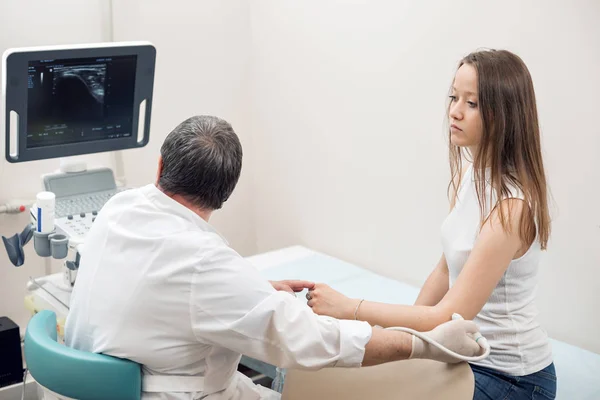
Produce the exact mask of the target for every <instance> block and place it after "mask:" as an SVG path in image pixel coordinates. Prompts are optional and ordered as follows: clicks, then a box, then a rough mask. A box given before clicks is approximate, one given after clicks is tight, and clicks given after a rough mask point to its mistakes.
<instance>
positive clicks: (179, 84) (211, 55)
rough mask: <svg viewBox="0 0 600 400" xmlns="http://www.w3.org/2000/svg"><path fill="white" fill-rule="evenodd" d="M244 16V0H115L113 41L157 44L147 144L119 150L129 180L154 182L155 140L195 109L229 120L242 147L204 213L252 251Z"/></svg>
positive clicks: (246, 14) (238, 245) (157, 144)
mask: <svg viewBox="0 0 600 400" xmlns="http://www.w3.org/2000/svg"><path fill="white" fill-rule="evenodd" d="M249 17H250V15H249V8H248V5H247V4H246V2H245V1H243V0H235V1H233V0H230V1H219V0H203V1H193V2H192V1H185V0H172V1H164V0H114V2H113V32H114V40H116V41H121V40H149V41H151V42H152V43H153V44H154V45H155V47H156V48H157V65H156V76H155V81H154V99H153V107H152V125H151V132H150V143H149V144H148V145H147V146H146V147H145V148H143V149H140V150H133V151H127V152H124V153H123V156H124V160H125V171H127V172H126V174H127V176H128V179H129V180H128V183H129V184H131V185H134V186H135V185H143V184H146V183H149V182H153V181H154V179H155V176H156V164H157V159H158V155H159V153H160V146H161V144H162V142H163V140H164V138H165V137H166V135H167V134H168V133H169V132H170V131H171V130H172V129H173V128H175V126H177V125H178V124H179V123H180V122H182V121H183V120H185V119H186V118H188V117H191V116H193V115H198V114H210V115H216V116H218V117H221V118H224V119H225V120H227V121H229V122H230V123H231V124H232V126H233V129H234V130H235V131H236V133H237V134H238V136H239V137H240V141H241V142H242V146H243V148H244V153H245V154H244V161H243V168H242V176H241V177H240V181H239V183H238V186H237V187H236V189H235V191H234V193H233V195H232V196H231V198H230V199H229V200H228V201H227V202H226V203H225V205H224V207H223V209H222V210H220V211H218V212H216V213H215V214H214V216H213V217H212V219H211V221H210V222H211V224H213V225H214V226H215V227H216V229H217V230H219V232H221V233H222V234H223V235H224V236H225V237H226V238H227V239H228V241H229V243H230V245H231V246H232V247H233V248H234V249H236V250H237V251H238V252H240V253H241V254H242V255H249V254H253V253H255V252H256V232H255V230H254V224H253V221H254V218H253V210H254V208H253V197H252V186H251V179H250V177H251V175H252V159H251V154H252V151H251V142H250V137H249V130H248V125H249V123H248V122H247V119H248V115H247V104H248V74H249V72H248V71H249V62H250V58H249V57H250V35H249V33H250V18H249Z"/></svg>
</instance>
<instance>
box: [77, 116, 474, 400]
mask: <svg viewBox="0 0 600 400" xmlns="http://www.w3.org/2000/svg"><path fill="white" fill-rule="evenodd" d="M241 168H242V148H241V145H240V142H239V140H238V138H237V136H236V134H235V133H234V131H233V129H232V128H231V126H230V125H229V124H228V123H227V122H225V121H223V120H221V119H218V118H216V117H210V116H197V117H192V118H189V119H188V120H186V121H184V122H183V123H181V124H180V125H179V126H177V127H176V128H175V129H174V130H173V131H172V132H171V133H170V134H169V135H168V136H167V138H166V140H165V142H164V144H163V145H162V148H161V157H160V158H159V162H158V177H157V182H156V184H150V185H147V186H144V187H142V188H139V189H132V190H128V191H125V192H123V193H120V194H118V195H116V196H114V197H113V198H112V199H111V200H110V201H109V202H108V203H107V204H106V205H105V206H104V208H103V209H102V212H100V214H99V215H98V218H97V220H96V222H95V223H94V226H93V227H92V229H91V230H90V232H89V234H88V236H87V238H86V243H85V248H84V252H83V257H82V259H81V264H80V269H79V272H78V277H77V282H76V284H75V287H74V290H73V294H72V297H71V309H70V313H69V315H68V317H67V322H66V327H65V329H66V331H65V341H66V344H67V345H68V346H70V347H73V348H76V349H80V350H85V351H90V352H96V353H104V354H108V355H112V356H116V357H120V358H127V359H130V360H133V361H135V362H137V363H139V364H142V365H143V374H144V379H143V393H142V395H143V398H145V399H159V398H160V399H200V398H202V399H207V400H214V399H222V400H226V399H227V400H229V399H236V400H237V399H240V400H241V399H248V400H252V399H278V398H279V396H280V395H279V394H278V393H276V392H274V391H271V390H269V389H267V388H264V387H261V386H256V385H254V384H253V383H252V381H251V380H250V379H248V378H247V377H245V376H244V375H242V374H240V373H239V372H237V365H238V362H239V361H240V357H241V354H242V353H243V354H246V355H248V356H250V357H254V358H256V359H259V360H262V361H265V362H269V363H271V364H274V365H277V366H280V367H285V368H304V369H319V368H324V367H360V366H361V365H375V364H379V363H383V362H388V361H395V360H402V359H407V358H429V359H436V360H440V361H445V362H457V361H458V360H454V359H450V358H448V357H447V356H445V355H443V354H441V353H440V352H439V351H437V349H435V348H433V347H430V346H429V345H428V344H426V343H425V342H423V341H421V339H418V338H414V337H412V335H410V334H407V333H403V332H393V331H386V330H382V329H379V328H372V327H371V326H370V325H369V324H368V323H366V322H360V321H348V320H337V319H334V318H331V317H325V316H318V315H316V314H314V313H313V312H312V310H311V309H310V308H309V307H307V306H306V304H303V303H301V302H300V301H298V300H297V299H296V298H295V297H294V296H290V294H289V293H287V292H288V291H292V290H293V291H300V290H302V289H304V288H309V289H311V288H312V287H313V284H312V283H310V282H303V281H284V282H269V281H267V280H265V279H263V278H262V277H261V275H260V274H259V273H258V271H257V270H256V269H255V268H254V267H253V266H252V265H250V264H249V263H248V262H247V261H246V260H245V259H244V258H242V257H241V256H240V255H238V254H237V253H236V252H235V251H234V250H233V249H231V248H230V247H229V246H228V245H227V242H226V240H225V239H224V238H222V237H221V236H220V235H219V234H218V233H217V232H216V231H215V230H214V229H213V228H212V227H211V226H210V225H209V224H208V220H209V218H210V216H211V214H212V212H213V211H214V210H217V209H219V208H221V206H222V205H223V203H224V202H225V201H226V200H227V199H228V198H229V196H230V195H231V193H232V192H233V189H234V187H235V186H236V183H237V181H238V178H239V176H240V171H241ZM476 331H477V327H476V326H475V324H474V323H473V322H472V321H451V322H446V323H444V324H442V325H440V326H438V327H437V328H436V329H434V330H432V331H431V332H430V333H429V334H430V336H432V337H434V338H435V339H436V340H437V341H439V342H440V343H441V344H443V345H445V346H446V347H448V348H450V349H451V350H454V351H455V352H458V353H461V354H463V355H467V356H473V355H475V354H477V353H478V352H479V351H480V348H479V345H477V344H476V343H475V341H474V340H473V339H472V338H471V336H470V335H469V333H474V332H476Z"/></svg>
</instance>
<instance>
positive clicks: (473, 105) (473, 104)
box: [467, 101, 477, 108]
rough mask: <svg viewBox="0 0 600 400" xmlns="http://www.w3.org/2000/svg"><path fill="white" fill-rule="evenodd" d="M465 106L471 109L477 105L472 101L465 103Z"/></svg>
mask: <svg viewBox="0 0 600 400" xmlns="http://www.w3.org/2000/svg"><path fill="white" fill-rule="evenodd" d="M467 104H468V105H469V107H471V108H476V107H477V103H475V102H474V101H467Z"/></svg>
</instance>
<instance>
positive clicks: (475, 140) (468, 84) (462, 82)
mask: <svg viewBox="0 0 600 400" xmlns="http://www.w3.org/2000/svg"><path fill="white" fill-rule="evenodd" d="M448 115H449V117H450V121H449V122H450V141H451V143H452V144H453V145H455V146H459V147H467V148H469V150H471V154H477V152H476V149H477V146H478V145H479V143H480V141H481V136H482V135H483V124H482V122H481V115H480V113H479V104H478V94H477V71H475V68H474V67H473V66H472V65H470V64H463V65H462V66H461V67H460V68H459V69H458V71H456V75H455V77H454V84H453V85H452V95H451V96H450V108H449V113H448Z"/></svg>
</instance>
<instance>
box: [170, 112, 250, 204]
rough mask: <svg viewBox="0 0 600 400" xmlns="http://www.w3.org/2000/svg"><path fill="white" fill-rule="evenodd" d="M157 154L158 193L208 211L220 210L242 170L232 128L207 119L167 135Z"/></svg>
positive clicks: (188, 122) (196, 119)
mask: <svg viewBox="0 0 600 400" xmlns="http://www.w3.org/2000/svg"><path fill="white" fill-rule="evenodd" d="M160 154H161V156H162V162H163V167H162V172H161V174H160V177H159V178H158V184H159V186H160V187H161V189H162V190H163V191H164V192H166V193H168V194H178V195H181V196H183V197H184V198H185V199H187V200H188V201H190V202H192V203H194V204H195V205H197V206H199V207H201V208H203V209H208V210H218V209H220V208H221V207H222V206H223V203H224V202H225V201H227V199H228V198H229V196H230V195H231V193H232V192H233V189H234V188H235V186H236V184H237V181H238V179H239V177H240V173H241V170H242V145H241V143H240V141H239V139H238V137H237V135H236V134H235V132H234V131H233V128H232V127H231V125H230V124H229V123H228V122H227V121H224V120H222V119H220V118H217V117H212V116H207V115H200V116H194V117H191V118H188V119H187V120H185V121H183V122H182V123H181V124H179V126H177V127H176V128H175V129H173V131H172V132H171V133H169V134H168V135H167V138H166V139H165V141H164V143H163V145H162V147H161V149H160Z"/></svg>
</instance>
